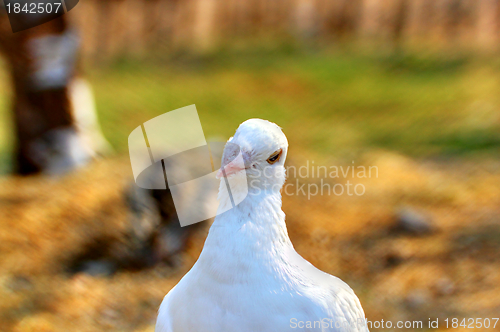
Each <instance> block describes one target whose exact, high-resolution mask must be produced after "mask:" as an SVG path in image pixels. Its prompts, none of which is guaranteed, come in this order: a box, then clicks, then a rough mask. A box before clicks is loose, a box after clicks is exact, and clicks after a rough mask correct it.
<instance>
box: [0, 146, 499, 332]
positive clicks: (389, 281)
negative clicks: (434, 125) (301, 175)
mask: <svg viewBox="0 0 500 332" xmlns="http://www.w3.org/2000/svg"><path fill="white" fill-rule="evenodd" d="M364 161H365V164H367V165H377V167H378V170H379V175H378V177H372V178H363V179H351V180H352V181H354V183H356V182H359V183H363V185H364V186H365V188H366V192H365V194H364V195H361V196H357V195H353V196H349V195H341V196H335V195H323V196H319V195H318V196H315V197H313V198H311V199H310V200H308V199H307V197H304V196H300V195H299V196H297V195H290V196H288V195H285V196H284V204H283V205H284V206H283V209H284V211H285V213H286V214H287V224H288V230H289V234H290V237H291V239H292V242H293V243H294V245H295V247H296V249H297V251H298V252H299V253H300V254H301V255H303V256H304V257H305V258H306V259H308V260H309V261H310V262H311V263H312V264H314V265H315V266H317V267H318V268H320V269H322V270H324V271H326V272H328V273H331V274H334V275H336V276H339V277H340V278H342V279H343V280H345V281H346V282H347V283H349V284H350V286H351V287H352V288H353V289H354V290H355V292H356V293H357V294H358V296H359V297H360V300H361V303H362V304H363V307H364V309H365V313H366V315H367V318H368V320H369V321H380V320H382V319H384V321H388V320H391V321H392V322H396V321H398V320H401V321H404V320H411V321H422V322H423V327H424V329H425V330H427V329H429V328H427V324H428V320H429V318H430V319H432V320H435V319H436V318H438V319H439V329H440V330H445V329H446V324H445V322H444V319H446V318H449V319H450V320H451V319H452V318H455V317H456V318H460V320H461V319H462V318H476V317H479V318H493V317H498V316H499V312H500V264H499V263H498V262H499V261H500V250H499V249H500V219H499V212H500V204H499V203H500V185H499V184H500V167H499V164H498V161H491V160H490V161H488V160H486V161H484V160H483V161H469V162H463V163H457V162H453V163H449V162H447V161H443V160H441V161H418V162H417V161H413V160H411V159H408V158H406V157H403V156H400V155H396V154H392V153H387V152H383V151H376V152H371V153H369V154H366V155H365V156H364ZM130 173H131V171H130V165H129V162H128V159H127V158H120V157H115V158H112V159H107V160H101V161H98V162H95V163H93V164H92V165H91V166H90V167H88V168H86V169H84V170H80V171H77V172H75V173H73V174H71V175H68V176H64V177H61V178H57V179H47V178H43V177H31V178H16V177H9V176H5V177H3V178H1V179H0V211H2V212H1V214H0V327H1V328H0V330H1V331H5V332H7V331H16V332H21V331H23V332H27V331H37V332H51V331H75V332H79V331H153V330H154V323H155V319H156V311H157V309H158V306H159V304H160V303H161V300H162V298H163V296H164V295H165V294H166V293H167V292H168V291H169V289H170V288H171V287H172V286H173V285H175V284H176V283H177V282H178V281H179V279H180V278H181V277H182V276H183V275H184V274H185V273H186V272H187V271H188V270H189V268H190V267H191V266H192V264H193V263H194V262H195V261H196V258H197V256H198V254H199V252H200V250H201V248H202V246H203V241H204V238H205V232H204V231H201V232H199V233H198V234H197V235H196V236H195V237H194V238H193V239H192V241H191V243H190V246H189V249H188V250H187V252H186V253H185V254H184V255H183V258H182V264H181V265H180V267H178V268H172V267H169V266H166V265H159V266H156V267H154V268H151V269H147V270H141V271H119V272H118V273H116V274H114V275H112V276H96V277H94V276H90V275H87V274H82V273H79V274H70V273H69V272H68V264H69V262H71V260H72V258H73V257H75V256H76V255H78V254H79V253H80V252H81V250H82V248H83V247H85V246H86V245H88V244H89V243H91V242H92V241H93V240H94V239H97V238H99V237H102V236H107V237H109V238H114V239H116V241H121V240H123V239H122V236H123V234H124V231H125V229H126V228H127V225H128V224H127V220H128V219H127V217H128V216H127V208H126V206H125V203H124V199H123V190H124V188H125V187H126V186H127V184H128V183H129V182H130V179H131V174H130ZM289 181H293V179H290V180H289ZM312 181H313V180H312ZM330 181H332V180H330ZM341 181H344V182H345V181H346V179H342V180H341ZM405 209H406V210H408V209H409V210H411V211H415V213H417V214H419V215H420V216H423V218H424V219H425V220H427V221H428V224H429V226H430V230H429V231H428V232H426V233H424V234H421V235H418V236H417V235H415V234H409V233H404V232H403V233H402V232H401V231H397V230H396V229H395V227H394V225H395V224H396V223H397V221H398V220H399V219H400V218H401V211H403V210H405ZM393 329H394V328H392V329H391V328H381V329H380V330H393ZM411 329H417V328H410V330H411ZM461 329H464V328H463V327H460V326H458V328H456V329H454V330H461ZM372 330H376V328H375V327H374V328H372ZM476 330H485V331H486V330H487V331H492V330H500V323H499V324H497V326H496V328H495V329H493V328H491V327H490V328H489V329H476Z"/></svg>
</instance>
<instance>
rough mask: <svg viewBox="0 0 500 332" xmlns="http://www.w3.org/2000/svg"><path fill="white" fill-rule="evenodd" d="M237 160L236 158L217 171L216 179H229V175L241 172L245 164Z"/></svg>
mask: <svg viewBox="0 0 500 332" xmlns="http://www.w3.org/2000/svg"><path fill="white" fill-rule="evenodd" d="M238 159H239V158H236V159H235V160H233V161H231V162H230V163H229V164H227V165H226V166H224V167H221V168H220V169H219V171H218V172H217V179H220V178H222V177H223V176H224V177H229V176H230V175H233V174H236V173H238V172H240V171H242V170H244V169H245V164H244V163H243V162H242V160H238Z"/></svg>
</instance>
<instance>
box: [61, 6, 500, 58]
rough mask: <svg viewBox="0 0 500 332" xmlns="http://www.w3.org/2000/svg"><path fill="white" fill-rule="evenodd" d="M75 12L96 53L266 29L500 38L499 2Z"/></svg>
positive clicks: (486, 43)
mask: <svg viewBox="0 0 500 332" xmlns="http://www.w3.org/2000/svg"><path fill="white" fill-rule="evenodd" d="M70 15H72V17H73V19H74V20H75V21H76V23H77V25H79V26H80V28H81V31H82V37H83V44H84V54H85V55H86V56H89V57H97V58H99V57H104V58H106V57H110V56H114V55H117V54H141V53H144V52H146V51H149V50H154V49H165V50H177V49H180V48H190V49H192V50H194V51H205V50H207V49H210V48H213V47H216V46H217V45H220V44H221V43H224V42H225V41H227V40H229V39H236V38H247V37H259V36H264V35H266V37H269V36H276V37H278V36H287V37H291V38H300V39H308V38H320V39H321V38H323V39H325V40H331V41H335V40H339V39H343V40H353V41H358V40H359V41H363V42H374V43H380V42H382V43H393V44H397V45H400V46H406V45H408V46H417V47H418V45H434V46H443V45H444V46H452V47H465V48H477V49H496V48H497V45H498V44H499V39H500V0H110V1H102V0H81V1H80V3H79V4H78V6H77V7H76V8H75V9H74V10H73V11H72V12H71V13H70Z"/></svg>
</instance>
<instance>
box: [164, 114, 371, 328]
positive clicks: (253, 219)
mask: <svg viewBox="0 0 500 332" xmlns="http://www.w3.org/2000/svg"><path fill="white" fill-rule="evenodd" d="M231 143H235V144H238V145H239V146H240V148H241V150H242V152H243V153H244V155H245V156H246V158H247V159H248V160H247V163H246V164H247V165H248V168H247V170H246V177H247V178H248V181H249V183H250V181H251V180H252V176H254V177H255V176H260V177H258V178H253V179H254V180H256V181H257V183H256V185H255V186H251V185H250V184H249V195H248V196H247V197H246V198H245V199H244V200H243V201H242V202H241V203H240V204H238V205H237V206H236V207H234V208H233V209H231V210H229V211H227V212H225V213H223V214H221V215H218V216H217V217H216V218H215V221H214V223H213V225H212V227H211V229H210V232H209V235H208V237H207V240H206V242H205V246H204V248H203V251H202V253H201V254H200V257H199V259H198V261H197V262H196V264H195V265H194V266H193V268H192V269H191V270H190V271H189V272H188V273H187V274H186V275H185V276H184V277H183V278H182V280H181V281H180V282H179V283H178V284H177V285H176V286H175V287H174V288H173V289H172V290H171V291H170V292H169V293H168V294H167V296H165V299H164V300H163V303H162V304H161V307H160V310H159V314H158V319H157V324H156V331H157V332H215V331H228V332H234V331H240V332H267V331H269V332H281V331H296V330H297V329H298V330H302V331H342V332H356V331H360V332H361V331H363V332H365V331H368V329H367V327H366V325H365V323H364V322H365V321H364V319H365V316H364V313H363V309H362V308H361V305H360V303H359V300H358V298H357V297H356V295H355V294H354V292H353V291H352V289H351V288H350V287H349V286H348V285H347V284H346V283H344V282H343V281H342V280H340V279H338V278H336V277H334V276H331V275H329V274H327V273H324V272H322V271H320V270H318V269H317V268H315V267H314V266H313V265H311V264H310V263H309V262H308V261H306V260H305V259H304V258H302V257H301V256H300V255H299V254H298V253H297V252H296V251H295V249H294V248H293V245H292V243H291V241H290V238H289V237H288V232H287V229H286V225H285V214H284V213H283V211H282V210H281V194H280V191H279V189H278V190H275V189H273V188H268V187H265V186H264V185H263V183H264V180H265V181H266V182H267V181H271V182H272V183H275V184H278V185H279V186H280V187H281V186H282V184H283V182H284V177H285V175H284V172H283V169H284V166H283V165H284V162H285V158H286V152H287V149H288V143H287V140H286V137H285V136H284V134H283V133H282V132H281V129H280V128H279V127H278V126H276V125H275V124H272V123H270V122H267V121H264V120H248V121H246V122H244V123H243V124H242V125H241V126H240V127H239V128H238V130H237V132H236V135H235V136H234V138H233V139H232V140H231ZM278 149H283V156H282V158H281V160H280V161H279V162H277V163H276V164H273V165H269V164H268V163H267V162H266V159H267V158H268V157H269V155H271V154H272V153H273V152H275V151H276V150H278ZM262 170H267V172H265V173H262V172H257V171H262ZM242 174H245V173H243V172H242ZM236 175H240V176H241V174H236ZM222 181H224V179H222ZM224 199H226V200H227V199H228V197H227V195H221V200H224ZM221 204H227V202H221ZM330 320H333V321H330ZM294 322H304V323H305V322H312V323H313V322H323V323H321V325H320V326H319V327H318V325H316V328H303V329H299V328H293V323H294Z"/></svg>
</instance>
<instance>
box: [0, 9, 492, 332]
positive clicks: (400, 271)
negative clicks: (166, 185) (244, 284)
mask: <svg viewBox="0 0 500 332" xmlns="http://www.w3.org/2000/svg"><path fill="white" fill-rule="evenodd" d="M0 4H1V2H0ZM0 11H4V9H2V8H0ZM47 37H48V38H47ZM52 37H55V38H52ZM499 42H500V1H499V0H274V1H264V0H245V1H243V0H218V1H216V0H183V1H181V0H154V1H146V0H120V1H117V0H116V1H115V0H113V1H111V0H109V1H103V0H101V1H97V0H82V1H80V3H79V4H78V5H77V6H76V7H75V8H74V9H73V10H71V12H69V13H68V14H66V15H64V16H62V17H61V18H59V19H56V20H54V21H51V22H49V23H45V24H44V25H41V26H38V27H36V28H33V29H29V30H25V31H22V32H19V33H16V34H13V33H12V30H10V26H9V23H8V20H7V16H6V15H5V14H4V13H0V52H1V57H0V171H1V177H0V211H1V213H0V330H2V331H47V332H48V331H153V330H154V323H155V320H156V311H157V308H158V306H159V304H160V303H161V300H162V298H163V296H164V295H165V294H166V293H167V292H168V291H169V290H170V288H171V287H173V286H174V285H175V284H176V283H177V282H178V281H179V280H180V278H181V277H182V276H183V275H184V274H185V273H186V272H187V271H188V270H189V268H190V267H191V266H192V265H193V264H194V262H195V261H196V258H197V256H198V254H199V252H200V251H201V249H202V247H203V242H204V239H205V236H206V232H207V229H208V224H209V223H206V222H205V223H202V224H198V225H197V226H190V227H188V228H183V229H180V228H179V227H178V222H177V221H176V219H175V218H176V216H175V210H173V208H172V204H171V197H170V196H169V193H168V191H144V190H140V189H139V188H136V187H135V185H134V182H133V176H132V171H131V167H130V160H129V158H128V151H127V138H128V135H129V134H130V132H131V131H132V130H133V129H135V128H136V127H137V126H139V125H140V124H141V123H143V122H145V121H147V120H149V119H151V118H153V117H155V116H157V115H160V114H163V113H165V112H168V111H171V110H174V109H177V108H180V107H183V106H187V105H191V104H196V106H197V109H198V113H199V116H200V119H201V123H202V126H203V129H204V131H205V136H206V137H207V139H208V138H211V137H213V138H217V139H222V140H227V139H228V138H229V137H230V136H231V135H232V134H233V133H234V131H235V130H236V128H237V126H238V125H239V124H240V123H241V122H243V121H245V120H247V119H249V118H263V119H267V120H270V121H273V122H275V123H277V124H278V125H280V126H281V127H282V128H283V131H284V133H285V134H286V135H287V137H288V139H289V143H290V151H289V154H288V160H287V164H288V165H289V166H296V167H297V168H298V167H300V166H304V165H311V164H312V163H313V162H314V164H315V165H317V166H319V165H323V166H326V167H330V166H338V167H340V166H342V167H348V166H353V165H354V166H365V167H369V166H372V167H376V169H377V170H378V172H377V176H375V175H373V174H372V176H371V177H359V176H355V175H354V176H353V175H352V174H347V175H346V176H342V175H341V176H340V177H339V178H331V177H329V178H326V179H321V178H319V177H317V176H316V177H314V176H310V177H307V178H299V176H298V175H297V176H294V175H293V174H292V175H291V176H290V178H289V180H288V181H289V183H292V184H294V183H300V184H305V185H306V186H307V185H311V184H318V183H320V182H321V180H323V181H326V182H328V183H330V184H332V185H335V184H337V183H340V184H345V183H346V182H347V181H350V183H354V184H362V185H363V186H364V188H365V192H364V194H363V195H348V194H347V192H345V193H344V194H342V195H315V196H313V197H307V195H302V194H300V193H297V192H296V191H294V190H290V191H289V192H291V194H284V197H283V201H284V202H283V208H284V211H285V213H286V214H287V225H288V230H289V234H290V237H291V239H292V242H293V243H294V245H295V247H296V249H297V251H298V252H299V254H301V255H302V256H304V258H306V259H307V260H309V261H310V262H311V263H313V264H314V265H315V266H317V267H318V268H320V269H322V270H324V271H326V272H328V273H331V274H333V275H336V276H338V277H340V278H341V279H343V280H344V281H346V282H347V283H348V284H349V285H350V286H351V287H352V288H353V289H354V290H355V292H356V293H357V294H358V296H359V297H360V300H361V303H362V304H363V307H364V309H365V313H366V316H367V318H368V320H370V321H380V320H382V319H383V320H384V321H387V320H391V321H393V322H396V321H398V320H409V321H412V322H413V321H422V322H423V327H424V328H423V329H424V330H429V328H428V320H429V318H430V319H431V320H435V319H436V318H438V319H439V326H438V327H437V329H438V330H446V329H447V327H446V324H445V322H444V319H446V318H449V320H450V321H451V319H452V318H458V319H459V320H460V322H461V320H462V318H490V319H491V318H494V317H498V313H499V312H500V264H499V259H500V216H499V212H500V167H499V166H500V154H499V153H500V58H499V57H498V55H499V51H500V50H499V45H500V43H499ZM296 181H298V182H296ZM292 191H293V193H292ZM465 329H466V328H465V327H464V326H458V327H457V330H465ZM372 330H395V328H392V329H391V328H379V329H377V328H372ZM409 330H422V328H410V329H409ZM476 330H487V331H492V330H500V324H497V326H496V327H495V328H493V321H492V324H491V326H490V328H484V327H483V328H479V329H476Z"/></svg>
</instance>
